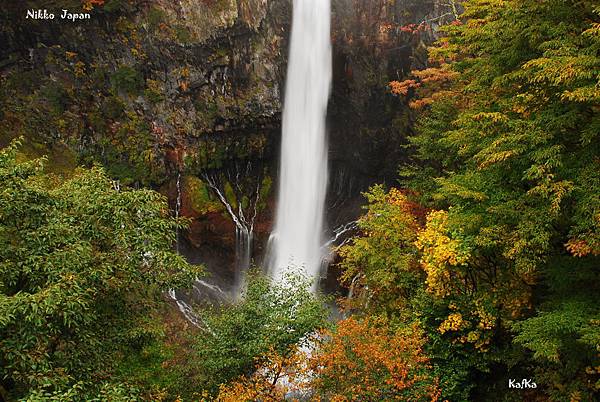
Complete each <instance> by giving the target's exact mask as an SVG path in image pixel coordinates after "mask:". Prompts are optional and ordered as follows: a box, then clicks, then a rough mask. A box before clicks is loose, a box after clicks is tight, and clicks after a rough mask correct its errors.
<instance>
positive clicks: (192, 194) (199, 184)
mask: <svg viewBox="0 0 600 402" xmlns="http://www.w3.org/2000/svg"><path fill="white" fill-rule="evenodd" d="M183 190H184V194H187V196H188V197H189V202H190V206H191V208H192V209H193V210H194V212H197V213H198V214H200V215H206V214H208V213H211V212H220V211H222V210H223V206H222V205H221V203H220V202H219V200H217V199H215V197H213V195H212V193H211V191H210V188H209V187H208V186H207V185H206V184H205V183H204V182H203V181H202V180H200V179H199V178H197V177H196V176H185V177H184V180H183Z"/></svg>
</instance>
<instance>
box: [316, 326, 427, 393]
mask: <svg viewBox="0 0 600 402" xmlns="http://www.w3.org/2000/svg"><path fill="white" fill-rule="evenodd" d="M325 335H326V337H327V338H328V341H326V342H323V343H322V344H321V345H320V347H319V348H318V349H317V351H316V353H315V354H314V356H313V357H312V359H311V362H310V363H311V365H312V368H313V370H314V372H315V378H314V379H313V381H312V384H311V385H312V387H313V388H314V390H315V393H316V395H315V398H323V399H318V400H329V401H340V402H341V401H356V400H361V401H437V400H438V399H439V389H438V387H437V384H436V383H437V381H436V379H435V378H433V377H432V376H431V375H430V374H429V372H428V359H427V357H426V356H425V355H424V354H423V352H422V347H423V343H424V339H423V337H422V335H421V333H420V331H419V329H418V327H416V326H413V327H409V328H405V329H402V330H399V329H396V330H395V331H392V330H391V329H390V327H389V325H388V323H386V322H385V321H383V320H380V319H376V318H365V319H358V318H354V317H350V318H347V319H345V320H342V321H340V322H339V323H338V326H337V329H336V330H335V331H334V332H328V333H326V334H325Z"/></svg>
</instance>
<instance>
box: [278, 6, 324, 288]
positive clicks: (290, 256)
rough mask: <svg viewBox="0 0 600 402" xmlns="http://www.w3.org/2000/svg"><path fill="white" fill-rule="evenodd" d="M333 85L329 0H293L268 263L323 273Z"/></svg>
mask: <svg viewBox="0 0 600 402" xmlns="http://www.w3.org/2000/svg"><path fill="white" fill-rule="evenodd" d="M330 85H331V43H330V2H329V0H294V15H293V21H292V36H291V46H290V52H289V60H288V71H287V81H286V90H285V103H284V110H283V122H282V142H281V164H280V172H279V173H280V177H279V193H278V197H279V200H278V204H277V214H276V217H275V227H274V231H273V233H272V234H271V239H270V246H271V250H270V251H269V256H268V258H269V261H268V264H269V269H270V271H271V275H272V276H273V277H274V278H276V279H281V277H282V275H283V272H284V270H286V269H287V268H288V267H290V266H291V267H294V268H296V269H304V271H305V274H307V275H309V276H310V277H311V278H314V279H315V281H316V280H317V278H318V276H319V270H320V262H321V260H322V247H321V245H322V230H323V207H324V202H325V193H326V190H327V145H326V138H325V117H326V113H327V101H328V98H329V92H330Z"/></svg>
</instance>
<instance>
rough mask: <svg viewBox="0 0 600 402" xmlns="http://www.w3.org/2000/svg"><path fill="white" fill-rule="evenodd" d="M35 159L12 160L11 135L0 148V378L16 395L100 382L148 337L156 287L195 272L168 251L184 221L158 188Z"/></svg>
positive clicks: (184, 281) (177, 283)
mask: <svg viewBox="0 0 600 402" xmlns="http://www.w3.org/2000/svg"><path fill="white" fill-rule="evenodd" d="M43 163H44V161H43V160H33V161H27V162H18V161H17V144H15V143H13V145H11V146H9V147H8V148H6V149H3V150H1V151H0V183H1V184H0V189H1V190H0V334H1V336H0V376H1V378H2V384H3V386H4V388H6V389H9V390H11V392H12V393H13V394H14V395H16V396H20V395H25V394H26V393H27V392H28V391H30V390H34V389H38V390H40V391H39V392H42V393H43V392H50V393H52V392H55V391H56V392H59V393H60V392H62V390H65V389H68V388H70V387H72V386H73V385H75V384H76V383H81V384H84V385H85V384H95V385H98V386H100V384H102V383H103V382H104V381H106V380H107V379H109V378H110V375H111V370H112V368H113V367H114V363H115V360H116V357H117V356H118V353H123V352H124V351H126V350H127V348H128V347H135V346H137V345H140V344H143V343H144V342H146V340H147V339H149V338H150V337H152V336H153V330H152V325H150V324H149V322H148V318H149V316H150V314H151V313H152V312H153V311H155V310H154V309H155V308H156V306H157V305H158V303H160V300H161V292H162V291H164V290H167V289H169V288H173V287H185V286H187V285H189V283H190V281H191V280H192V278H194V277H196V276H197V275H198V274H199V271H200V270H199V268H198V267H194V266H190V265H188V264H187V263H186V262H185V260H184V259H183V258H182V257H180V256H178V255H177V254H175V253H174V252H173V251H172V244H173V241H174V233H175V228H176V227H180V226H181V225H182V224H181V222H177V221H175V220H174V219H172V218H171V217H170V216H169V210H168V207H167V204H166V202H165V199H164V198H163V197H162V196H161V195H159V194H158V193H156V192H154V191H150V190H135V191H134V190H129V189H124V188H121V189H119V188H118V186H116V185H115V183H113V181H111V180H110V179H109V178H108V177H107V176H106V175H105V174H104V172H103V171H102V169H99V168H93V169H89V170H88V169H79V170H76V171H75V172H74V173H73V175H72V176H71V177H70V178H67V179H64V178H60V177H53V176H48V175H45V174H44V172H43ZM84 385H82V386H84ZM36 392H37V391H36ZM34 399H35V398H34ZM82 399H85V398H83V397H82Z"/></svg>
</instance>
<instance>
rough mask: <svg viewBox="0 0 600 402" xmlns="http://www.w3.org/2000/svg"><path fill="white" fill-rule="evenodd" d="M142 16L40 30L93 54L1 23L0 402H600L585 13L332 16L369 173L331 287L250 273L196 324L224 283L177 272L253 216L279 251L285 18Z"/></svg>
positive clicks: (337, 101)
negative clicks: (211, 289)
mask: <svg viewBox="0 0 600 402" xmlns="http://www.w3.org/2000/svg"><path fill="white" fill-rule="evenodd" d="M152 2H153V1H149V2H137V1H133V0H131V1H128V0H105V1H103V0H91V1H79V0H56V1H48V2H47V3H48V5H47V6H46V7H50V6H52V7H55V8H56V7H57V8H58V9H60V8H61V7H68V8H69V9H73V10H75V9H77V10H80V11H79V12H89V13H91V15H92V17H93V18H96V22H91V23H90V24H96V25H93V26H90V28H89V29H87V30H82V29H80V28H77V27H76V24H75V23H71V25H73V26H72V27H71V26H68V25H64V24H66V23H63V24H61V25H60V26H61V28H57V26H58V25H48V24H46V23H44V22H42V21H36V22H35V23H36V25H32V26H26V25H25V22H24V21H25V20H24V15H21V14H22V12H23V10H24V7H35V8H40V7H41V6H40V4H42V3H43V2H39V1H33V0H31V1H30V0H28V1H24V2H17V1H15V2H12V1H8V2H7V4H2V5H0V11H1V13H2V16H1V21H2V27H1V28H0V38H1V39H3V42H4V44H0V47H2V50H1V51H0V56H2V60H0V105H1V111H0V130H1V131H0V146H1V149H0V400H4V401H13V400H14V401H115V402H117V401H181V402H184V401H212V400H215V401H222V402H226V401H281V400H298V401H572V402H579V401H581V402H583V401H594V400H598V398H600V5H599V4H598V2H597V1H594V0H465V1H453V0H448V1H435V2H434V1H432V2H423V4H421V5H418V6H414V4H413V2H410V1H400V0H397V1H381V2H380V1H376V0H373V1H368V0H364V1H362V0H360V1H359V0H355V1H353V2H346V3H343V2H338V3H335V2H334V19H335V20H334V23H335V24H337V25H335V24H334V35H333V36H334V38H333V40H334V50H335V46H338V49H342V48H343V51H344V52H346V53H344V57H343V60H342V57H341V56H340V57H337V56H336V55H339V54H341V50H340V53H336V54H334V89H333V95H332V100H331V102H332V105H330V110H331V113H330V114H332V115H336V116H338V117H339V116H342V118H341V120H347V121H350V120H349V119H350V117H343V116H347V115H350V114H356V115H357V116H358V115H359V114H358V113H350V112H348V114H347V115H345V114H344V113H342V112H340V110H342V109H344V108H346V109H348V108H350V107H351V105H354V106H355V107H357V108H359V109H361V110H362V112H361V113H365V116H363V115H362V114H361V115H360V116H359V117H360V118H363V117H364V122H365V123H364V126H363V129H361V130H357V132H352V135H350V134H349V136H348V139H347V140H345V139H342V140H340V141H339V142H340V143H344V142H345V144H343V145H340V148H344V149H347V148H352V147H356V148H359V147H362V148H364V149H369V150H370V151H369V152H372V154H374V155H376V156H375V157H372V155H371V156H369V155H368V154H366V153H359V152H358V151H357V153H356V154H352V155H357V156H356V159H355V162H356V163H357V164H364V165H365V166H363V167H362V170H361V167H356V168H355V170H353V172H359V171H360V172H361V173H360V174H361V175H362V176H361V177H367V178H368V179H364V180H363V182H365V183H367V187H368V189H362V188H361V190H364V191H361V193H362V194H361V195H360V197H361V198H360V200H361V201H360V203H361V204H362V205H361V206H360V212H359V216H356V218H357V220H356V225H355V227H354V230H353V231H352V232H349V233H350V236H348V237H347V238H346V239H345V240H344V241H343V242H339V243H337V244H336V245H335V246H333V250H332V253H333V254H334V256H333V257H331V264H330V265H331V266H330V268H329V271H330V273H329V275H328V276H327V281H328V282H331V277H332V275H333V276H335V278H334V279H335V282H336V283H335V284H334V285H330V286H328V287H327V288H324V287H321V288H322V290H319V291H315V290H314V288H315V286H313V285H314V283H312V282H311V278H306V277H305V276H303V275H302V274H301V273H297V272H294V271H293V270H290V272H289V274H288V275H287V277H286V280H285V281H283V282H280V281H274V280H272V279H271V278H270V277H269V275H267V274H265V270H264V269H263V268H264V267H261V260H260V259H255V260H254V264H253V265H255V266H253V267H251V268H250V269H249V270H248V271H247V273H246V274H245V275H244V283H243V285H242V287H241V293H240V294H239V295H237V296H236V297H231V298H228V299H227V300H226V301H223V300H219V301H215V300H212V299H210V298H200V299H198V300H196V301H195V302H189V303H190V305H191V308H192V309H193V314H192V313H190V314H182V313H181V311H180V309H179V308H178V304H177V300H173V298H172V297H170V296H169V294H170V292H174V291H173V290H174V289H177V290H179V289H182V290H185V289H191V288H193V286H194V280H196V279H197V278H209V277H211V276H214V275H215V272H214V269H213V268H211V269H208V268H207V266H208V264H210V262H211V261H212V260H209V259H207V261H203V259H202V258H196V259H194V258H189V254H190V252H189V250H188V248H190V249H193V247H197V249H198V250H204V249H206V248H211V250H212V249H215V246H214V244H217V243H219V242H220V243H224V244H229V243H231V242H233V240H231V239H230V237H227V236H230V235H227V236H226V235H224V234H223V233H225V232H229V233H238V232H235V230H236V228H235V227H234V225H233V223H232V222H231V220H232V219H233V220H239V219H240V216H241V217H246V221H247V222H246V221H244V222H242V224H244V223H247V226H248V227H250V226H251V225H250V223H251V224H252V227H254V221H252V222H250V220H249V219H248V217H250V216H252V214H254V216H255V217H257V216H258V218H257V219H258V220H260V219H263V221H264V222H263V221H260V222H259V221H257V222H258V223H257V225H256V226H257V229H256V231H257V232H256V233H257V235H256V239H255V241H257V242H261V241H262V242H263V243H266V241H264V240H265V236H264V235H262V236H263V237H261V233H262V232H260V231H261V230H263V232H268V227H269V225H270V224H269V219H270V218H267V217H268V216H269V215H270V214H272V204H273V202H274V201H273V197H274V195H275V194H274V189H273V186H272V184H271V183H272V182H273V181H275V180H276V177H275V174H271V172H272V171H273V169H272V166H268V164H267V163H263V164H262V165H259V164H257V162H256V161H257V160H259V159H260V160H267V159H269V158H271V156H272V155H271V154H272V149H271V148H272V146H273V145H272V144H271V142H272V140H271V136H272V133H277V132H278V129H279V127H278V124H279V123H278V120H277V119H278V115H279V113H280V106H279V103H280V99H279V98H280V97H281V96H280V95H281V94H280V89H279V88H280V84H281V83H280V81H281V75H282V74H283V73H282V71H283V70H281V63H282V61H281V59H282V58H285V52H286V51H285V44H286V43H287V42H286V40H287V39H286V38H285V36H278V35H282V32H283V31H284V28H286V29H287V27H289V21H288V20H286V18H289V17H286V16H287V15H289V13H291V7H290V4H288V3H290V2H286V1H283V0H281V1H279V2H277V1H275V2H270V1H255V0H240V1H235V0H231V1H229V0H214V1H213V0H197V1H196V0H185V1H182V2H180V3H185V4H188V3H190V4H192V5H194V6H195V7H197V9H198V10H200V11H197V12H196V14H194V15H195V18H196V19H195V20H194V21H193V24H195V25H197V26H198V28H197V29H196V28H194V29H192V28H190V27H189V26H188V25H185V24H184V23H181V24H180V23H176V22H174V21H176V17H175V16H174V15H175V14H176V13H175V14H173V15H171V14H170V12H171V9H169V8H168V7H170V5H169V6H166V5H164V4H162V3H161V2H160V1H156V2H155V3H156V5H154V6H149V5H148V4H145V3H152ZM13 3H14V4H13ZM17 3H20V4H17ZM50 3H51V4H50ZM142 3H144V4H142ZM167 3H168V2H167ZM196 3H197V4H196ZM273 3H275V4H273ZM342 3H343V4H342ZM348 3H352V4H353V5H354V7H356V8H355V9H352V10H354V11H355V14H352V18H355V19H352V24H354V25H352V27H356V24H359V25H360V24H362V25H360V26H361V27H364V26H368V27H370V28H369V29H370V30H369V31H365V32H363V33H362V34H361V35H358V34H356V32H353V31H352V28H351V27H350V22H348V21H350V20H351V18H350V17H347V16H346V14H344V12H342V11H340V10H339V9H336V8H335V7H336V4H337V6H338V7H342V6H343V5H344V4H345V5H347V4H348ZM425 3H427V5H426V4H425ZM429 3H431V4H429ZM339 4H342V6H340V5H339ZM426 6H427V7H431V10H433V11H432V13H433V14H427V13H424V12H421V11H419V10H417V9H418V7H426ZM161 7H167V8H164V9H163V8H161ZM173 7H174V6H173ZM411 7H413V8H411ZM415 7H416V8H415ZM42 8H43V7H42ZM164 10H167V11H164ZM232 10H233V11H232ZM390 10H395V11H394V12H392V11H390ZM398 10H400V11H398ZM375 11H377V12H375ZM345 12H347V13H350V11H348V10H346V11H345ZM394 13H395V14H394ZM398 13H399V14H398ZM402 13H405V14H406V15H405V14H402ZM134 14H135V15H137V16H133V15H134ZM399 15H404V16H403V17H399ZM140 16H141V17H140ZM93 18H92V19H93ZM135 18H142V19H143V23H142V22H139V21H138V20H135ZM132 21H137V23H133V22H132ZM79 23H80V24H81V23H83V22H79ZM346 23H347V24H348V25H344V24H346ZM136 24H137V25H136ZM24 27H25V28H24ZM372 27H376V29H372ZM210 30H213V31H214V32H217V33H216V34H215V33H214V32H213V31H211V32H213V33H211V32H209V31H210ZM342 32H343V34H342ZM393 35H396V36H393ZM392 37H394V38H396V39H394V40H397V41H398V42H394V43H393V44H392V45H389V42H390V41H391V39H390V38H392ZM349 38H352V40H350V39H349ZM361 41H362V42H361ZM376 42H377V46H376V45H374V43H376ZM65 43H71V44H72V46H71V47H68V46H67V45H65ZM224 43H225V44H224ZM371 43H373V45H372V46H371ZM381 43H386V44H388V45H389V46H388V49H386V51H385V52H383V51H380V50H379V49H380V48H379V47H378V46H379V44H381ZM198 44H201V45H198ZM350 46H352V49H353V50H350ZM361 46H362V47H361ZM367 48H371V51H372V52H373V53H372V54H371V55H367V56H365V57H364V58H365V60H362V59H361V58H360V57H359V56H360V54H359V53H360V52H367V51H368V50H366V49H367ZM232 49H233V50H232ZM235 49H242V50H239V52H238V50H235ZM356 49H359V50H356ZM407 49H409V50H410V52H411V53H407V52H409V50H407ZM161 52H162V53H161ZM403 52H404V53H403ZM115 54H118V57H117V56H114V57H113V56H110V55H115ZM365 54H366V53H365ZM399 54H401V55H402V57H403V58H405V59H406V60H409V59H410V60H411V61H410V62H406V61H402V62H401V61H398V63H399V64H398V65H397V66H396V68H395V70H394V71H395V73H393V74H392V73H390V71H392V69H391V67H390V70H389V71H387V72H385V73H381V71H379V70H377V68H379V66H385V68H388V67H389V66H390V65H392V64H393V63H396V61H395V60H396V59H395V58H397V57H399V56H398V55H399ZM169 57H170V58H171V59H169ZM336 57H337V58H336ZM177 58H180V59H181V60H185V63H183V62H182V63H183V64H181V66H180V67H177V68H175V67H173V65H171V64H169V63H171V62H172V60H175V59H177ZM158 59H160V60H161V61H160V62H159V61H156V60H158ZM168 59H169V60H171V61H169V60H168ZM384 59H385V60H387V61H386V62H385V63H389V64H385V63H384V62H383V61H381V60H384ZM339 60H342V61H341V62H340V61H339ZM361 60H362V61H361ZM186 63H187V64H186ZM194 63H196V64H198V65H200V64H201V63H204V64H202V66H208V67H206V68H205V67H202V68H205V70H202V69H201V68H200V67H197V68H198V70H195V69H194V68H195V67H193V66H192V65H194ZM361 63H362V64H361ZM369 63H371V64H369ZM188 64H189V65H190V66H192V67H190V66H188ZM372 64H377V66H376V67H373V65H372ZM231 66H233V67H231ZM338 66H341V67H340V68H339V69H338V70H339V71H340V73H339V74H338V70H336V67H338ZM367 67H368V68H369V69H370V70H368V69H367ZM382 68H383V67H382ZM201 70H202V71H201ZM280 70H281V71H280ZM367 70H368V73H367V72H365V71H367ZM215 71H217V72H218V73H215ZM203 74H204V75H205V76H206V77H208V78H206V79H205V78H202V77H203ZM336 74H337V75H336ZM338 76H339V77H341V78H340V81H341V83H339V82H338V81H336V77H338ZM364 77H368V79H367V78H364ZM361 80H362V81H361ZM231 82H234V84H231ZM366 85H369V87H368V88H369V90H365V89H364V88H366ZM214 88H217V92H215V90H214ZM219 88H222V90H221V92H219ZM340 88H342V90H340ZM351 90H354V91H355V92H351ZM211 91H212V92H211ZM344 91H346V92H344ZM363 98H364V99H366V98H369V100H368V102H367V101H364V99H363ZM359 100H360V101H359ZM344 102H347V103H344ZM348 110H349V109H348ZM367 111H368V112H369V113H367ZM359 117H356V118H359ZM374 120H377V121H376V122H374ZM353 122H354V121H353ZM335 124H336V123H335V122H332V123H331V125H332V127H334V128H332V131H334V129H335V127H337V126H336V125H335ZM338 124H339V123H338ZM347 124H348V125H355V124H354V123H347ZM378 136H379V137H378ZM385 136H387V137H386V138H381V137H385ZM338 137H339V133H337V134H336V132H332V135H331V141H332V143H331V144H330V152H332V153H335V152H341V151H336V150H335V147H336V142H335V141H338V140H336V138H338ZM357 138H358V139H357ZM368 143H372V144H371V145H365V144H368ZM361 152H367V151H365V150H362V151H361ZM232 155H233V156H232ZM365 155H366V156H365ZM261 158H262V159H261ZM340 158H342V157H340ZM352 158H354V156H352ZM240 161H244V163H246V162H247V161H252V162H253V163H254V164H253V165H252V167H251V168H250V167H248V168H246V173H248V175H249V176H252V177H255V179H252V180H250V179H247V180H246V179H244V180H246V181H240V182H234V178H235V174H232V175H229V176H228V175H227V174H225V173H220V172H224V171H225V169H226V167H230V166H236V167H237V166H238V165H240ZM378 161H379V162H382V163H383V164H385V166H384V167H382V166H380V165H379V164H378ZM244 166H246V165H244ZM247 166H250V163H249V162H248V163H247ZM257 166H258V167H257ZM366 166H368V167H366ZM242 170H243V169H242ZM336 171H337V170H336ZM339 171H342V170H339ZM343 171H348V170H343ZM367 171H368V172H367ZM239 172H240V171H239V170H238V171H237V173H238V176H239ZM365 172H366V173H365ZM356 174H357V175H358V173H356ZM272 176H273V177H272ZM336 180H337V179H336ZM339 180H341V179H339ZM330 183H333V184H339V182H336V181H335V180H333V179H330ZM341 187H343V185H341ZM182 188H183V189H182ZM246 194H250V195H246ZM252 197H254V198H252ZM228 206H233V208H229V209H227V208H226V207H228ZM236 211H238V212H236ZM253 219H254V218H253ZM265 222H267V223H265ZM263 226H264V227H266V228H267V229H261V228H262V227H263ZM244 227H245V228H246V229H247V227H246V226H244ZM238 229H239V228H238ZM207 239H208V240H207ZM238 240H239V239H238ZM180 244H183V245H186V250H188V251H187V252H180V247H183V246H180ZM227 247H228V246H227ZM227 247H226V246H223V248H222V249H221V248H219V250H221V251H220V252H219V253H225V254H227V253H229V254H231V253H234V252H233V251H231V252H230V251H228V250H230V249H228V248H227ZM262 247H263V246H260V245H257V246H255V248H256V249H257V250H258V251H262V250H263V248H262ZM216 248H218V247H216ZM211 253H212V251H211ZM219 253H216V252H214V254H210V256H211V258H213V257H214V256H215V255H217V254H218V255H219V256H220V254H219ZM214 258H216V257H214ZM238 259H239V258H238ZM231 269H233V268H231ZM332 289H333V290H332ZM186 306H187V304H186ZM190 317H191V318H192V321H190Z"/></svg>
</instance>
